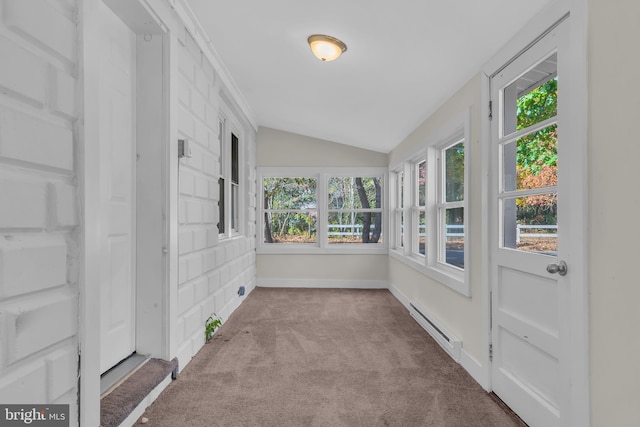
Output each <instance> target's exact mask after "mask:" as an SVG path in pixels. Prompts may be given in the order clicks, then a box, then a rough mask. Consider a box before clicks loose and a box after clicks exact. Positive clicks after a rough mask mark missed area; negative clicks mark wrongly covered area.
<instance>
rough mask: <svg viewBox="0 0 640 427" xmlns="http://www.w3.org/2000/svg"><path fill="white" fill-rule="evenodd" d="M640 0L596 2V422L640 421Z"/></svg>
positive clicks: (592, 127)
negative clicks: (639, 130)
mask: <svg viewBox="0 0 640 427" xmlns="http://www.w3.org/2000/svg"><path fill="white" fill-rule="evenodd" d="M639 40H640V2H638V1H637V0H619V1H616V2H614V3H611V2H607V1H604V0H590V1H589V97H590V100H589V134H590V136H589V158H590V162H589V170H590V171H589V187H590V191H589V198H590V207H589V232H590V235H589V247H590V250H589V259H590V260H589V261H590V262H589V265H590V268H589V275H590V293H591V295H590V301H591V303H590V330H591V333H590V346H591V351H590V362H591V368H590V371H591V378H590V380H591V416H592V425H593V426H637V425H640V405H638V402H639V401H640V386H639V385H638V383H639V381H640V363H639V360H640V358H639V356H638V355H640V339H638V336H639V334H638V327H639V326H640V310H639V309H638V307H639V306H640V304H639V301H640V278H639V273H638V258H639V257H640V249H638V248H639V246H638V242H640V227H638V226H637V223H638V212H640V189H639V184H640V179H639V178H638V160H639V159H640V141H639V138H638V118H639V117H640V103H638V94H639V90H638V77H639V76H640V72H639V71H638V70H640V52H639V51H638V41H639Z"/></svg>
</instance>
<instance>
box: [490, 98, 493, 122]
mask: <svg viewBox="0 0 640 427" xmlns="http://www.w3.org/2000/svg"><path fill="white" fill-rule="evenodd" d="M489 120H493V101H489Z"/></svg>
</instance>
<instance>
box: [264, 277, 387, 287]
mask: <svg viewBox="0 0 640 427" xmlns="http://www.w3.org/2000/svg"><path fill="white" fill-rule="evenodd" d="M257 284H258V286H259V287H263V288H323V289H335V288H337V289H388V287H389V284H388V283H387V281H385V280H324V279H258V280H257Z"/></svg>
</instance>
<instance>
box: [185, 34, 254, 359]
mask: <svg viewBox="0 0 640 427" xmlns="http://www.w3.org/2000/svg"><path fill="white" fill-rule="evenodd" d="M177 46H178V52H176V57H175V60H176V61H177V62H178V71H179V73H178V74H179V77H178V78H177V85H178V89H177V93H178V99H177V102H178V104H179V107H178V109H177V111H178V112H177V114H178V133H179V137H180V138H189V139H190V140H191V141H192V142H193V143H194V144H193V152H192V154H193V157H192V158H183V159H181V160H180V165H179V191H180V196H179V202H178V203H179V214H178V218H179V236H178V250H179V266H178V302H177V304H178V310H177V312H178V322H177V336H176V337H175V339H176V340H177V345H178V360H179V363H180V368H182V367H184V366H185V365H186V364H187V363H188V362H189V360H190V359H191V357H192V356H193V355H194V354H195V353H196V352H197V351H198V350H199V349H200V348H201V347H202V346H203V345H204V328H205V321H206V319H207V318H208V317H209V316H210V315H211V314H213V313H215V314H217V315H218V316H221V317H222V318H223V320H226V319H227V318H228V316H229V315H230V314H231V312H232V311H233V310H234V309H235V308H236V307H237V306H238V305H239V304H240V303H241V301H242V297H240V296H238V288H239V287H240V286H245V287H246V290H247V292H250V291H251V289H253V287H254V286H255V251H254V249H255V225H254V224H255V215H254V214H253V213H252V212H253V211H254V210H255V203H253V204H250V203H249V202H248V201H249V200H255V131H253V130H252V129H251V127H250V126H244V127H243V126H242V125H240V124H239V125H238V126H239V127H240V128H241V129H239V131H240V132H239V133H240V135H238V136H239V137H240V144H241V147H246V148H245V150H244V151H243V153H242V155H241V158H240V160H241V161H242V162H243V163H244V165H243V167H241V172H242V171H244V173H245V175H244V176H243V177H241V179H242V180H243V181H244V182H243V184H244V188H243V190H244V191H245V192H246V193H248V194H247V198H246V199H245V215H244V217H245V219H246V222H245V224H244V227H243V230H242V233H243V234H242V235H241V236H238V237H235V238H231V239H226V240H223V241H219V239H218V228H217V223H218V199H219V188H218V176H219V173H220V170H219V163H218V161H219V157H220V153H219V151H220V150H219V142H218V116H219V112H220V109H221V108H222V107H223V103H224V101H223V99H222V97H221V94H220V91H221V89H222V88H221V81H220V78H219V76H218V75H217V74H216V72H215V71H214V68H213V66H212V64H211V63H210V61H209V60H208V59H207V57H206V56H205V55H203V53H202V51H201V49H200V47H198V46H197V44H196V42H195V40H194V39H193V38H192V37H191V36H190V35H189V34H188V33H187V34H186V35H185V36H184V38H182V39H180V43H178V45H177ZM232 109H233V106H230V107H225V110H226V111H231V110H232ZM227 115H229V116H230V117H229V118H228V119H229V120H231V116H233V115H234V114H229V113H227ZM238 122H239V123H242V122H241V121H238ZM236 132H237V131H236Z"/></svg>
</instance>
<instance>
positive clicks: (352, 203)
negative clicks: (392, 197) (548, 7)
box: [327, 176, 383, 244]
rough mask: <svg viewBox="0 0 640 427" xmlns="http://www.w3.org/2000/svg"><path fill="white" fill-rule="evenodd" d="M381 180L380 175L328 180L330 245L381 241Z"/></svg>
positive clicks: (377, 242)
mask: <svg viewBox="0 0 640 427" xmlns="http://www.w3.org/2000/svg"><path fill="white" fill-rule="evenodd" d="M382 183H383V178H382V177H381V176H378V177H352V176H349V177H330V178H329V179H328V187H327V189H328V192H327V194H328V206H327V215H328V219H327V228H328V230H327V237H328V242H329V243H330V244H341V243H342V244H344V243H369V244H371V243H373V244H380V243H382Z"/></svg>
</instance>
